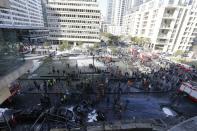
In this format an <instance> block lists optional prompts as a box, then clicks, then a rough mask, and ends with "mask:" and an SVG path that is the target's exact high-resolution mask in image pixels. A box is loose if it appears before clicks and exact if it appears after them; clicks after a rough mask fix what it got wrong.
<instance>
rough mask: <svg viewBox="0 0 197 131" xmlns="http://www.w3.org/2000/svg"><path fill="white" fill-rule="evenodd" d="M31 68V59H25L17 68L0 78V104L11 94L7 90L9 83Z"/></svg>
mask: <svg viewBox="0 0 197 131" xmlns="http://www.w3.org/2000/svg"><path fill="white" fill-rule="evenodd" d="M31 68H32V61H27V62H26V63H25V64H24V65H23V66H21V67H19V68H18V69H17V70H15V71H13V72H11V73H9V74H7V75H5V76H3V77H1V78H0V104H1V103H2V102H4V101H5V100H6V99H7V98H8V97H9V96H10V95H11V94H10V91H9V86H10V84H11V83H12V82H14V81H15V80H16V79H18V78H19V77H20V76H22V75H23V74H24V73H26V72H27V71H28V70H29V69H31Z"/></svg>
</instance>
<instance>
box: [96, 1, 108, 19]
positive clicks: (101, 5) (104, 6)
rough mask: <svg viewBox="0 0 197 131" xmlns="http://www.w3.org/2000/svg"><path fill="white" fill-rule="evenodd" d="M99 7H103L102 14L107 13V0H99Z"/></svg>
mask: <svg viewBox="0 0 197 131" xmlns="http://www.w3.org/2000/svg"><path fill="white" fill-rule="evenodd" d="M98 2H99V8H100V9H101V12H102V15H104V16H105V17H106V15H107V0H98Z"/></svg>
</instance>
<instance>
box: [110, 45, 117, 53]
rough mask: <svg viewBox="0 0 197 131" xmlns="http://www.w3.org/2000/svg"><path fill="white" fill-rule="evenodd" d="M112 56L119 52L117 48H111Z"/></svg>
mask: <svg viewBox="0 0 197 131" xmlns="http://www.w3.org/2000/svg"><path fill="white" fill-rule="evenodd" d="M110 49H111V52H112V54H116V53H117V52H118V50H117V48H116V47H110Z"/></svg>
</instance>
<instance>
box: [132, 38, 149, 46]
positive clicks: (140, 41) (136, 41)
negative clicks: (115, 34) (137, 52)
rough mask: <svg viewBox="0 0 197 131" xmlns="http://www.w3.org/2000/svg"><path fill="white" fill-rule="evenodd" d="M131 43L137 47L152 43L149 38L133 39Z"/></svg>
mask: <svg viewBox="0 0 197 131" xmlns="http://www.w3.org/2000/svg"><path fill="white" fill-rule="evenodd" d="M131 42H132V43H134V44H137V45H141V46H144V45H146V44H148V43H150V39H149V38H145V37H137V36H135V37H131Z"/></svg>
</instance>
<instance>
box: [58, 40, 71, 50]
mask: <svg viewBox="0 0 197 131" xmlns="http://www.w3.org/2000/svg"><path fill="white" fill-rule="evenodd" d="M59 49H60V51H64V50H65V49H71V45H70V44H69V43H68V41H63V42H62V44H60V45H59Z"/></svg>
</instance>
